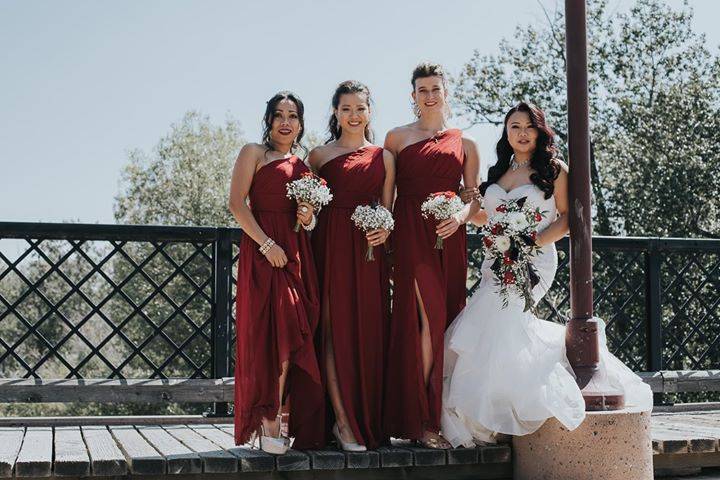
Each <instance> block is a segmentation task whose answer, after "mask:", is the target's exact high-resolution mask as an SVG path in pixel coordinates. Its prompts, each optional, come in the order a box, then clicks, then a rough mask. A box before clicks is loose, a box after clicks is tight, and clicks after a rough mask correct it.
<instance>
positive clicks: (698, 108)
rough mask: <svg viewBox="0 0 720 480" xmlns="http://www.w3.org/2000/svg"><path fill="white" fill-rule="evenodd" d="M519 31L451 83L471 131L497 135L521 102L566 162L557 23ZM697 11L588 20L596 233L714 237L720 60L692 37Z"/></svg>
mask: <svg viewBox="0 0 720 480" xmlns="http://www.w3.org/2000/svg"><path fill="white" fill-rule="evenodd" d="M544 12H545V19H546V22H545V23H544V24H533V25H525V26H519V27H517V28H516V30H515V35H514V38H513V39H511V40H503V41H502V42H501V44H500V45H499V49H498V53H497V54H493V55H481V54H480V53H479V52H477V51H476V52H475V54H474V55H473V57H472V58H471V59H470V60H469V61H468V62H467V63H466V64H465V66H464V67H463V69H462V71H461V72H460V74H459V75H458V76H457V78H456V79H455V81H454V85H455V87H456V99H457V100H456V108H457V110H458V111H459V112H460V114H461V115H462V116H464V117H465V118H467V119H468V120H469V121H470V122H471V123H473V124H481V123H489V124H495V125H497V124H500V123H502V119H503V116H504V113H505V112H506V111H507V109H508V108H509V107H511V106H512V105H513V104H514V103H516V102H517V101H519V100H530V101H533V102H535V103H537V104H538V105H539V106H540V107H541V108H543V110H545V112H546V113H547V116H548V119H549V121H550V122H551V125H552V126H553V128H554V129H555V131H556V133H557V136H558V140H559V143H560V147H561V151H562V152H563V154H564V155H565V156H566V155H567V143H566V142H567V121H566V118H567V96H566V79H565V71H566V59H565V50H564V47H565V24H564V13H563V12H562V11H561V10H559V9H556V10H555V11H553V12H550V11H547V10H544ZM692 18H693V12H692V9H690V8H689V7H688V5H687V3H685V4H684V5H683V6H682V7H681V8H680V9H674V8H672V7H671V6H670V5H668V4H666V3H665V2H663V1H661V0H638V1H637V2H635V4H634V5H633V6H632V8H630V9H629V10H628V11H626V12H614V11H613V12H611V11H609V9H608V1H607V0H593V1H591V2H589V9H588V46H589V48H588V50H589V51H588V73H589V93H590V120H591V137H592V138H591V140H592V149H593V154H594V160H593V165H592V188H593V193H594V199H595V222H596V232H597V233H600V234H615V235H658V236H682V237H686V236H717V235H719V234H720V206H719V204H718V202H717V201H715V199H716V198H717V197H718V195H719V194H720V180H719V178H720V177H718V176H717V175H716V174H715V173H714V172H715V169H716V167H715V163H716V161H717V156H716V155H715V154H714V152H715V148H716V146H717V145H718V143H720V116H719V115H718V113H720V57H718V54H717V52H715V53H712V52H711V51H710V50H709V49H708V47H707V46H706V42H705V38H704V36H703V35H701V34H698V33H696V32H693V30H692ZM570 162H572V159H570Z"/></svg>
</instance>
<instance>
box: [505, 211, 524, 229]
mask: <svg viewBox="0 0 720 480" xmlns="http://www.w3.org/2000/svg"><path fill="white" fill-rule="evenodd" d="M507 221H508V225H509V226H510V228H511V229H513V230H514V231H516V232H521V231H523V230H525V229H526V228H527V227H528V221H527V218H525V214H524V213H522V212H510V213H508V218H507Z"/></svg>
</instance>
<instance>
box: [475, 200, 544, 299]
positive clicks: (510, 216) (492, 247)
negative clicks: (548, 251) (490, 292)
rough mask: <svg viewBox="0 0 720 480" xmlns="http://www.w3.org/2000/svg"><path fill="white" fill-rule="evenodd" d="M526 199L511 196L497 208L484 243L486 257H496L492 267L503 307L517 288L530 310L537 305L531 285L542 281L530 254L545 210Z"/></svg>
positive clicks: (532, 251) (535, 248) (485, 231)
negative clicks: (512, 198) (529, 203)
mask: <svg viewBox="0 0 720 480" xmlns="http://www.w3.org/2000/svg"><path fill="white" fill-rule="evenodd" d="M526 200H527V197H522V198H518V199H514V200H508V201H507V202H505V203H502V204H500V205H498V206H497V207H496V208H495V211H494V212H492V213H491V214H490V217H489V218H488V224H487V225H486V226H485V227H484V229H483V230H484V232H483V233H484V234H483V245H484V247H485V256H486V258H491V259H494V261H493V264H492V266H491V267H490V268H491V270H492V271H493V273H494V274H495V277H496V282H497V284H498V285H499V287H500V290H499V292H498V294H499V295H500V297H501V298H502V300H503V307H507V306H508V299H509V296H510V293H511V291H512V290H514V291H515V292H516V293H517V294H518V295H520V296H521V297H522V298H523V299H524V301H525V308H524V310H525V311H528V310H530V309H532V308H533V305H534V301H533V298H532V289H533V288H534V287H535V286H536V285H537V284H538V283H539V282H540V277H539V275H538V274H537V271H536V270H535V267H534V266H533V264H532V261H531V257H532V256H533V255H535V253H536V252H537V249H538V246H537V245H536V244H535V239H536V238H537V229H538V224H539V223H540V221H541V220H542V219H543V217H544V216H545V212H541V211H540V209H539V208H535V207H532V206H530V205H526V204H525V202H526Z"/></svg>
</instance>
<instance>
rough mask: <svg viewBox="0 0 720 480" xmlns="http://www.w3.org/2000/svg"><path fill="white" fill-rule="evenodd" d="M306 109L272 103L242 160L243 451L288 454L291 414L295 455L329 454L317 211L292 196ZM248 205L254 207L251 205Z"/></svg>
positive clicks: (239, 396) (239, 395)
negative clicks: (253, 447)
mask: <svg viewBox="0 0 720 480" xmlns="http://www.w3.org/2000/svg"><path fill="white" fill-rule="evenodd" d="M303 126H304V124H303V104H302V102H301V101H300V99H299V98H297V96H296V95H294V94H293V93H290V92H280V93H278V94H277V95H275V96H274V97H272V98H271V99H270V100H269V101H268V103H267V109H266V111H265V117H264V133H263V142H262V144H254V143H250V144H247V145H245V146H244V147H243V148H242V150H241V151H240V155H239V156H238V159H237V161H236V162H235V168H234V169H233V174H232V184H231V190H230V210H231V211H232V213H233V215H234V216H235V219H236V220H237V221H238V223H239V224H240V226H241V227H242V229H243V231H244V235H243V237H242V240H241V242H240V254H239V255H240V260H239V263H238V275H237V313H236V330H235V331H236V333H237V357H236V362H235V443H236V444H238V445H239V444H243V443H245V442H247V441H248V440H249V439H250V438H251V437H252V436H253V434H255V433H256V432H258V431H259V433H260V448H262V449H263V450H264V451H266V452H269V453H276V454H281V453H284V452H285V451H286V450H287V449H288V447H289V443H290V442H289V439H288V438H287V437H284V436H282V434H281V412H282V410H283V406H285V408H287V409H288V410H289V412H290V420H289V433H290V435H291V436H294V437H295V443H294V445H293V446H294V447H295V448H318V447H322V446H324V425H323V424H322V421H321V420H322V419H323V418H324V404H325V400H324V393H323V389H322V383H321V377H320V370H319V367H318V362H317V357H316V354H315V347H314V338H313V337H314V333H315V330H316V328H317V324H318V321H319V317H320V303H319V299H318V286H317V276H316V272H315V267H314V262H313V256H312V249H311V245H310V239H309V236H308V233H307V232H306V231H305V230H301V231H300V232H299V233H296V232H294V231H293V227H294V225H295V222H296V221H297V220H300V222H301V223H302V224H303V225H304V226H308V225H312V223H313V211H312V206H311V205H307V204H300V205H296V204H295V202H293V201H291V200H289V199H288V198H287V197H286V189H285V186H286V184H287V183H288V182H289V181H292V180H295V179H297V178H299V177H300V176H301V174H302V173H304V172H308V171H309V169H308V167H307V166H306V165H305V164H304V163H303V162H302V160H300V159H299V158H298V157H297V156H295V155H294V154H293V151H294V150H295V149H296V147H297V146H298V144H299V141H300V139H301V138H302V134H303V130H304V129H303ZM248 199H249V205H248V202H247V200H248Z"/></svg>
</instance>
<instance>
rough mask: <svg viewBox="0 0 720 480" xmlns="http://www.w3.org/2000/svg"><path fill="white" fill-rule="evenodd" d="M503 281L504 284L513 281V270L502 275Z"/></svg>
mask: <svg viewBox="0 0 720 480" xmlns="http://www.w3.org/2000/svg"><path fill="white" fill-rule="evenodd" d="M503 283H504V284H506V285H510V284H513V283H515V274H514V273H513V272H505V275H504V276H503Z"/></svg>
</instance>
